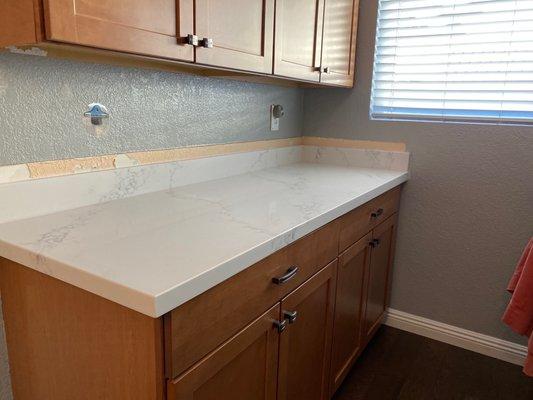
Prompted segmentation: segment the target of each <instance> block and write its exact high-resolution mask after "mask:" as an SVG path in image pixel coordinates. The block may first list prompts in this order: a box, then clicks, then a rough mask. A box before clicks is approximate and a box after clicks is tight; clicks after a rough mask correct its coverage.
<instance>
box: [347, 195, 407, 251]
mask: <svg viewBox="0 0 533 400" xmlns="http://www.w3.org/2000/svg"><path fill="white" fill-rule="evenodd" d="M400 190H401V187H400V186H398V187H396V188H394V189H391V190H389V191H388V192H386V193H383V194H382V195H381V196H379V197H376V198H375V199H373V200H370V201H369V202H368V203H365V204H363V205H362V206H361V207H358V208H356V209H355V210H353V211H350V212H349V213H348V214H346V215H344V216H343V217H341V218H340V220H341V227H340V239H339V251H340V252H342V251H344V250H345V249H347V248H348V247H349V246H351V245H352V244H354V243H355V242H357V241H358V240H359V239H361V238H362V237H363V236H364V235H366V234H367V233H368V232H369V231H370V230H372V229H373V228H374V227H375V226H377V225H378V224H380V223H381V222H382V221H384V220H385V219H387V218H388V217H390V216H391V215H392V214H394V213H395V212H396V211H398V207H399V204H400Z"/></svg>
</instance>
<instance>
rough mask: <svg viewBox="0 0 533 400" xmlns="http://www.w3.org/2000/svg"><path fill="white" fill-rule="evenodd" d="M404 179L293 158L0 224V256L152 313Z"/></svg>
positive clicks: (391, 173) (163, 310)
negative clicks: (258, 168)
mask: <svg viewBox="0 0 533 400" xmlns="http://www.w3.org/2000/svg"><path fill="white" fill-rule="evenodd" d="M406 180H407V172H404V171H392V170H386V169H368V168H358V167H349V166H334V165H324V164H318V163H314V164H313V163H304V162H298V163H294V164H289V165H284V166H278V167H274V168H266V169H262V170H259V171H255V172H249V173H244V174H240V175H235V176H230V177H225V178H220V179H216V180H211V181H205V182H200V183H195V184H190V185H186V186H181V187H176V188H170V189H167V190H162V191H156V192H152V193H147V194H141V195H137V196H133V197H129V198H121V199H117V200H112V201H106V202H102V203H99V204H95V205H89V206H84V207H79V208H75V209H69V210H64V211H59V212H55V213H52V214H48V215H42V216H36V217H32V218H26V219H22V220H18V221H12V222H5V223H3V224H0V255H1V256H3V257H6V258H9V259H11V260H14V261H16V262H19V263H21V264H23V265H26V266H28V267H30V268H33V269H36V270H38V271H41V272H44V273H46V274H48V275H50V276H53V277H56V278H58V279H61V280H63V281H65V282H68V283H70V284H73V285H75V286H77V287H80V288H82V289H85V290H87V291H90V292H93V293H96V294H98V295H100V296H102V297H104V298H107V299H109V300H112V301H115V302H117V303H119V304H122V305H124V306H126V307H129V308H131V309H134V310H136V311H139V312H141V313H143V314H146V315H149V316H151V317H159V316H161V315H163V314H165V313H167V312H168V311H170V310H172V309H174V308H175V307H177V306H179V305H181V304H183V303H184V302H186V301H187V300H189V299H191V298H193V297H195V296H196V295H198V294H200V293H202V292H204V291H206V290H207V289H209V288H211V287H213V286H215V285H217V284H218V283H220V282H222V281H224V280H225V279H227V278H229V277H231V276H232V275H234V274H236V273H238V272H239V271H242V270H243V269H245V268H247V267H249V266H250V265H252V264H254V263H255V262H257V261H259V260H261V259H263V258H264V257H266V256H268V255H270V254H272V253H274V252H275V251H277V250H279V249H280V248H282V247H284V246H286V245H287V244H289V243H292V242H294V241H295V240H297V239H299V238H301V237H303V236H304V235H306V234H308V233H310V232H312V231H313V230H315V229H317V228H319V227H320V226H322V225H324V224H326V223H328V222H330V221H332V220H333V219H335V218H337V217H339V216H341V215H342V214H344V213H346V212H348V211H350V210H352V209H353V208H356V207H358V206H359V205H361V204H363V203H365V202H367V201H368V200H370V199H372V198H374V197H376V196H378V195H380V194H382V193H384V192H386V191H387V190H389V189H391V188H393V187H395V186H397V185H399V184H401V183H402V182H404V181H406Z"/></svg>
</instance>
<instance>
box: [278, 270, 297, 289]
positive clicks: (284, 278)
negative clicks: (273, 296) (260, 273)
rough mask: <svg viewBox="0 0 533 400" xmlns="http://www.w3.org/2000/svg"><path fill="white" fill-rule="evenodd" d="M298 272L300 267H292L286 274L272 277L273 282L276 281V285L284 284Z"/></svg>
mask: <svg viewBox="0 0 533 400" xmlns="http://www.w3.org/2000/svg"><path fill="white" fill-rule="evenodd" d="M297 272H298V267H290V268H289V269H288V270H287V272H286V273H285V275H282V276H279V277H275V278H272V282H274V283H275V284H276V285H283V284H284V283H287V282H288V281H290V280H291V279H292V278H294V276H295V275H296V273H297Z"/></svg>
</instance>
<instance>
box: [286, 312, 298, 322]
mask: <svg viewBox="0 0 533 400" xmlns="http://www.w3.org/2000/svg"><path fill="white" fill-rule="evenodd" d="M296 317H298V311H283V318H285V320H287V321H289V324H294V322H296Z"/></svg>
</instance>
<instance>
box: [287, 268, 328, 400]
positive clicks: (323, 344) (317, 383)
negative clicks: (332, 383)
mask: <svg viewBox="0 0 533 400" xmlns="http://www.w3.org/2000/svg"><path fill="white" fill-rule="evenodd" d="M336 274H337V260H335V261H333V262H331V263H330V264H329V265H328V266H327V267H325V268H323V269H322V270H321V271H320V272H318V273H317V274H316V275H314V276H313V277H312V278H311V279H309V280H308V281H307V282H306V283H304V284H303V285H301V286H300V287H298V288H297V289H296V290H295V291H294V292H292V293H291V294H290V295H288V296H287V297H286V298H285V299H283V300H282V301H281V314H282V318H285V320H286V321H287V323H288V324H287V327H286V329H285V330H284V331H283V332H282V333H281V339H280V350H279V380H278V400H293V399H305V400H325V399H329V371H330V360H331V334H332V328H333V309H334V306H335V281H336Z"/></svg>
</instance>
